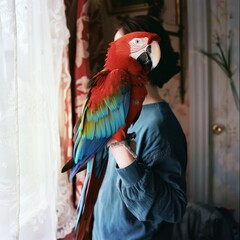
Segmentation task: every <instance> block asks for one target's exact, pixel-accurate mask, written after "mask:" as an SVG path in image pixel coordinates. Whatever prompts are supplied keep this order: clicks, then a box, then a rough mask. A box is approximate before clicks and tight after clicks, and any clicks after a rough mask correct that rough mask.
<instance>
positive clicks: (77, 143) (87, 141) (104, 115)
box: [63, 32, 160, 215]
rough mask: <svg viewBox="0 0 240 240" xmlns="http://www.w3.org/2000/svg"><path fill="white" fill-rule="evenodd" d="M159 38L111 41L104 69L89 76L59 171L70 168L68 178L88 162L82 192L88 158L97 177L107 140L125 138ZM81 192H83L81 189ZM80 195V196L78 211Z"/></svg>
mask: <svg viewBox="0 0 240 240" xmlns="http://www.w3.org/2000/svg"><path fill="white" fill-rule="evenodd" d="M159 41H160V38H159V36H158V35H157V34H153V33H148V32H132V33H128V34H126V35H124V36H122V37H121V38H119V39H118V40H116V41H113V42H112V43H110V47H109V49H108V52H107V56H106V60H105V65H104V69H103V70H102V71H100V72H99V73H97V74H96V75H95V76H94V77H93V79H92V80H90V82H89V87H90V91H89V94H88V97H87V99H86V101H85V104H84V106H83V111H82V115H81V119H80V120H79V122H78V123H77V124H76V128H77V131H76V133H75V137H74V163H73V162H71V163H70V164H68V165H67V166H66V167H64V168H63V171H65V170H68V169H69V167H70V168H72V171H71V173H70V179H71V178H73V177H74V176H75V174H76V173H77V172H78V171H80V170H81V169H82V168H83V167H84V166H85V165H86V164H87V163H88V164H87V165H88V166H87V176H86V184H84V185H85V186H84V187H83V192H84V191H86V190H87V188H89V186H87V181H88V180H89V176H90V172H91V169H92V161H90V160H91V159H93V158H95V160H94V162H95V167H94V176H95V177H96V176H97V177H98V178H99V177H100V175H101V172H102V169H103V165H104V163H103V162H104V160H103V159H107V155H108V154H107V148H106V145H107V143H108V141H109V140H110V139H115V140H116V141H118V142H120V141H123V140H125V139H126V137H127V130H128V128H129V127H130V125H131V124H133V123H134V122H136V121H137V119H138V116H139V114H140V112H141V109H142V103H143V101H144V99H145V96H146V94H147V90H146V87H145V85H146V83H147V73H148V71H149V70H150V69H151V68H154V67H155V66H156V65H157V64H158V62H159V60H160V48H159V44H158V42H159ZM84 189H85V190H84ZM81 195H82V196H84V194H83V193H82V194H81ZM83 198H84V197H83ZM83 198H82V199H80V202H81V201H82V202H81V203H80V206H79V208H80V210H79V211H80V212H81V211H82V208H83V206H82V205H83V204H84V200H83ZM80 215H81V213H80Z"/></svg>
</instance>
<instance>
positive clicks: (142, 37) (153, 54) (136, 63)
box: [105, 32, 161, 74]
mask: <svg viewBox="0 0 240 240" xmlns="http://www.w3.org/2000/svg"><path fill="white" fill-rule="evenodd" d="M159 41H160V38H159V36H158V35H157V34H155V33H149V32H131V33H128V34H126V35H123V36H122V37H120V38H119V39H117V40H115V41H114V42H111V43H110V47H109V49H108V52H107V58H106V61H105V68H107V69H109V70H113V69H117V68H121V69H126V70H128V71H130V72H131V73H132V74H139V73H141V71H142V69H143V68H145V66H148V68H149V66H150V68H151V69H153V68H154V67H156V66H157V64H158V62H159V61H160V56H161V52H160V47H159V44H158V42H159Z"/></svg>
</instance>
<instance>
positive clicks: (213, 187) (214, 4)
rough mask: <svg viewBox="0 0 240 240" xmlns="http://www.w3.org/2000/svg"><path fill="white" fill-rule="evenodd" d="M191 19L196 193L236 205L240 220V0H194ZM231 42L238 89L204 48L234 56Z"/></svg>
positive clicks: (193, 178) (192, 166)
mask: <svg viewBox="0 0 240 240" xmlns="http://www.w3.org/2000/svg"><path fill="white" fill-rule="evenodd" d="M188 20H189V21H188V33H189V82H190V122H191V126H190V159H189V162H190V164H189V165H190V198H191V199H192V200H194V201H203V202H208V203H210V204H214V205H217V206H224V207H227V208H230V209H234V216H235V218H236V220H237V221H238V222H239V188H240V186H239V109H238V108H239V99H237V98H238V96H239V91H238V90H239V1H238V0H228V1H227V0H225V1H224V0H223V1H218V0H211V1H194V0H189V1H188ZM216 43H217V44H216ZM219 44H220V45H219ZM229 45H230V46H231V49H232V50H231V54H230V56H229V59H230V60H231V64H230V66H231V71H232V72H233V75H232V82H233V83H234V85H235V89H234V87H231V84H230V79H229V76H227V75H228V74H225V72H224V69H222V68H221V67H220V66H219V64H216V62H215V61H214V60H213V59H212V58H211V56H210V57H208V56H206V55H204V54H202V53H201V50H205V51H207V52H208V53H219V54H220V55H219V56H220V57H218V61H219V60H220V61H222V59H221V58H222V55H221V51H223V52H222V53H223V54H224V56H225V57H226V61H227V62H228V61H229V60H227V59H228V49H229ZM220 48H221V49H220ZM216 56H217V55H214V57H216ZM232 86H233V84H232ZM237 95H238V96H237Z"/></svg>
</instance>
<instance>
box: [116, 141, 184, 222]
mask: <svg viewBox="0 0 240 240" xmlns="http://www.w3.org/2000/svg"><path fill="white" fill-rule="evenodd" d="M185 158H186V156H184V155H183V156H181V154H176V153H175V151H174V148H173V147H171V145H170V144H169V143H168V142H167V141H164V142H162V144H161V146H160V147H158V148H157V149H153V151H151V154H148V156H146V157H145V158H144V159H139V158H138V159H136V160H135V161H134V162H133V163H132V164H131V165H129V166H127V167H126V168H121V169H117V172H118V175H119V178H118V182H117V187H118V190H119V192H120V194H121V197H122V200H123V202H124V203H125V205H126V207H127V208H128V209H129V211H130V212H131V213H132V214H133V215H134V216H135V217H136V218H137V219H138V220H140V221H153V222H154V223H156V224H158V223H160V222H162V221H167V222H177V221H179V220H181V218H182V216H183V214H184V212H185V208H186V204H187V199H186V182H185V161H186V159H185Z"/></svg>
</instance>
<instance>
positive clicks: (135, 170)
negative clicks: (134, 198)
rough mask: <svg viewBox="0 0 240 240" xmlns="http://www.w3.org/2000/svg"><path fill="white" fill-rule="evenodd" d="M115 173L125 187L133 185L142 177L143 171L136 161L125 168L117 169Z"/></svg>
mask: <svg viewBox="0 0 240 240" xmlns="http://www.w3.org/2000/svg"><path fill="white" fill-rule="evenodd" d="M117 172H118V174H119V176H120V178H121V180H122V182H123V183H124V184H125V185H127V186H131V185H134V184H135V183H137V182H138V181H139V180H140V179H141V178H142V177H143V175H144V169H143V168H142V167H141V166H140V165H139V164H138V161H137V160H135V161H134V162H132V163H131V164H130V165H128V166H127V167H125V168H117Z"/></svg>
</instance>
